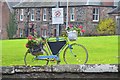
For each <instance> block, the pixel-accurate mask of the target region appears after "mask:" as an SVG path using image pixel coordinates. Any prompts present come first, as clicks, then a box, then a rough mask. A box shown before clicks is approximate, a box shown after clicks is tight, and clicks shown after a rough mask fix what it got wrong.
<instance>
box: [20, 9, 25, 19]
mask: <svg viewBox="0 0 120 80" xmlns="http://www.w3.org/2000/svg"><path fill="white" fill-rule="evenodd" d="M23 11H24V10H23V9H20V21H23V17H24V13H23Z"/></svg>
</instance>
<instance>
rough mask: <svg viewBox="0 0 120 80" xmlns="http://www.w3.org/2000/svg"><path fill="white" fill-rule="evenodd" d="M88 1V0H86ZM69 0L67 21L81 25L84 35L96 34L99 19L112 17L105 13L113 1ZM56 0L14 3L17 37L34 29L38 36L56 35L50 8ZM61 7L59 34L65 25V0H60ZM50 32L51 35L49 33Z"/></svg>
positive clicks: (109, 9) (110, 7) (53, 6)
mask: <svg viewBox="0 0 120 80" xmlns="http://www.w3.org/2000/svg"><path fill="white" fill-rule="evenodd" d="M88 1H90V0H88ZM88 1H87V0H86V2H69V10H68V21H69V24H72V25H74V26H80V25H81V26H83V29H85V31H86V32H85V35H96V34H97V33H96V26H97V25H98V23H99V21H100V20H102V19H104V18H108V17H112V18H114V16H110V15H108V14H107V13H108V12H109V11H111V10H112V9H114V2H104V1H103V2H88ZM56 4H57V3H56V2H43V1H42V2H22V3H19V4H17V5H15V6H14V7H13V8H14V12H15V14H16V19H17V24H18V30H17V37H24V36H28V34H29V33H31V32H32V29H35V30H36V31H37V33H38V36H56V25H54V24H52V8H55V7H56ZM59 7H60V8H63V15H64V24H60V25H59V30H60V34H59V35H61V34H62V31H64V29H65V26H66V15H67V13H66V12H67V10H66V9H67V8H66V2H60V3H59ZM51 34H52V35H51Z"/></svg>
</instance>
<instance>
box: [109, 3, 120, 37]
mask: <svg viewBox="0 0 120 80" xmlns="http://www.w3.org/2000/svg"><path fill="white" fill-rule="evenodd" d="M108 14H110V15H111V14H112V15H115V16H116V22H117V28H116V32H117V34H118V35H120V1H119V2H118V6H117V8H115V9H113V10H111V11H110V12H109V13H108Z"/></svg>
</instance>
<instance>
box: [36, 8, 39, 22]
mask: <svg viewBox="0 0 120 80" xmlns="http://www.w3.org/2000/svg"><path fill="white" fill-rule="evenodd" d="M36 16H37V17H36V20H38V21H40V9H37V12H36Z"/></svg>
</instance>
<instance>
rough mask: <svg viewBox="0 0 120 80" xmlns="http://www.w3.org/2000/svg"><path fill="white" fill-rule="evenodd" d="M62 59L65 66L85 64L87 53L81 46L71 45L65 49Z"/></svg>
mask: <svg viewBox="0 0 120 80" xmlns="http://www.w3.org/2000/svg"><path fill="white" fill-rule="evenodd" d="M63 59H64V62H65V63H66V64H86V63H87V61H88V51H87V49H86V48H85V47H84V46H83V45H81V44H77V43H73V44H71V45H70V46H68V47H66V48H65V50H64V53H63Z"/></svg>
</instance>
